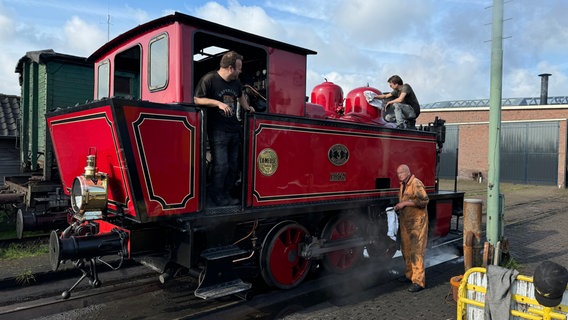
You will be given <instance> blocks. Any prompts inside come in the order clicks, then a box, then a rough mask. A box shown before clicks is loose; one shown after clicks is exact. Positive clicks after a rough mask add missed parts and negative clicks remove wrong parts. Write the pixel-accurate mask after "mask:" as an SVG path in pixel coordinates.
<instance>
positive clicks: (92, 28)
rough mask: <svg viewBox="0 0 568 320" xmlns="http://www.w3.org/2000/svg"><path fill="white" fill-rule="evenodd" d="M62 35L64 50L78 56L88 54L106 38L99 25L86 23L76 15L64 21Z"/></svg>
mask: <svg viewBox="0 0 568 320" xmlns="http://www.w3.org/2000/svg"><path fill="white" fill-rule="evenodd" d="M64 36H65V40H64V43H65V47H66V51H67V52H73V54H75V55H80V56H89V55H90V54H91V53H93V52H94V51H95V50H96V49H97V48H99V47H100V46H101V45H103V44H104V43H105V42H106V39H107V35H106V34H103V33H102V32H101V29H100V27H99V26H97V25H91V24H88V23H86V22H85V21H83V20H81V19H79V18H78V17H76V16H74V17H72V18H71V20H69V21H67V22H66V23H65V26H64Z"/></svg>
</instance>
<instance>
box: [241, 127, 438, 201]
mask: <svg viewBox="0 0 568 320" xmlns="http://www.w3.org/2000/svg"><path fill="white" fill-rule="evenodd" d="M253 126H254V132H253V133H251V141H253V142H252V143H251V144H250V148H251V150H250V154H252V155H253V158H252V159H251V160H250V161H251V165H252V170H251V172H250V173H249V175H250V177H249V179H250V180H249V181H250V183H249V192H251V194H252V199H249V201H251V202H252V205H253V206H267V205H278V204H290V203H300V202H311V201H324V200H347V199H361V198H373V197H382V196H387V195H390V196H393V195H395V196H396V195H397V194H398V189H399V182H398V178H397V176H396V168H397V166H398V165H400V164H402V163H406V164H408V165H409V166H410V168H411V170H412V172H413V173H415V174H416V176H417V177H419V178H420V180H422V181H423V182H424V184H425V186H426V189H427V191H428V192H432V191H434V184H435V172H434V171H435V162H434V161H435V159H436V141H435V136H434V135H432V134H426V133H419V132H417V131H402V130H390V129H383V128H380V129H377V130H373V129H371V128H369V127H368V126H361V127H357V126H353V125H345V127H340V126H341V124H339V123H338V122H335V123H333V124H331V123H329V122H327V124H326V123H324V122H315V121H314V122H313V123H300V122H293V121H291V120H271V119H260V118H258V119H256V121H255V122H254V124H253Z"/></svg>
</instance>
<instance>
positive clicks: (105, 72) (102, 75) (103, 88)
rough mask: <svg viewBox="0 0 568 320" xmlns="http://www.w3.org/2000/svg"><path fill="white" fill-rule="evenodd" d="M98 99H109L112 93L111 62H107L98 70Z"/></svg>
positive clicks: (102, 63)
mask: <svg viewBox="0 0 568 320" xmlns="http://www.w3.org/2000/svg"><path fill="white" fill-rule="evenodd" d="M97 73H98V78H97V81H98V83H97V99H103V98H108V96H109V92H110V81H109V80H110V62H109V61H108V60H105V61H103V62H101V64H99V67H98V68H97Z"/></svg>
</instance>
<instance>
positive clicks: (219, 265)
mask: <svg viewBox="0 0 568 320" xmlns="http://www.w3.org/2000/svg"><path fill="white" fill-rule="evenodd" d="M248 253H249V252H248V251H246V250H243V249H240V248H239V247H237V246H234V245H229V246H224V247H218V248H211V249H207V250H205V251H203V252H202V253H201V257H202V258H203V259H205V261H206V262H207V264H206V265H205V269H204V270H203V272H202V275H201V276H200V279H201V281H200V282H199V287H198V288H197V289H196V290H195V292H194V294H195V296H196V297H198V298H202V299H215V298H219V297H223V296H227V295H231V294H234V293H237V292H241V291H245V290H248V289H250V288H251V287H252V284H250V283H246V282H244V281H242V280H241V279H240V278H239V277H238V275H237V273H236V272H235V270H234V269H233V260H235V259H236V258H239V257H242V256H244V255H246V254H248Z"/></svg>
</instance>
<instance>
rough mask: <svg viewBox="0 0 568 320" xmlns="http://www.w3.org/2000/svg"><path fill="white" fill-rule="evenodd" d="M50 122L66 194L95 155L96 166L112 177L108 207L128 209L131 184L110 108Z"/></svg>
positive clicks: (87, 111)
mask: <svg viewBox="0 0 568 320" xmlns="http://www.w3.org/2000/svg"><path fill="white" fill-rule="evenodd" d="M47 122H48V126H49V130H50V134H51V137H52V141H53V147H54V151H55V154H56V157H57V162H58V164H59V171H60V175H61V180H62V183H63V188H64V190H65V193H67V194H69V192H70V190H71V186H72V185H73V180H74V179H75V177H77V176H79V175H82V174H83V173H84V172H85V170H84V168H85V165H86V161H87V155H89V154H95V155H96V156H97V162H96V166H97V167H98V169H99V170H100V171H101V172H104V173H106V174H108V177H109V186H108V190H109V196H108V200H109V206H111V207H112V208H113V209H116V206H121V207H125V206H126V203H127V201H128V198H129V197H127V190H128V188H127V185H128V182H127V179H126V171H125V168H124V166H123V165H121V164H122V163H124V159H123V158H122V154H121V152H120V146H119V143H118V139H117V133H116V127H115V123H114V118H113V114H112V112H111V108H110V106H109V105H106V106H102V107H98V108H94V109H89V110H83V111H78V112H73V113H68V114H64V115H60V116H54V117H50V118H48V119H47ZM127 213H128V210H127ZM131 214H133V212H131Z"/></svg>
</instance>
